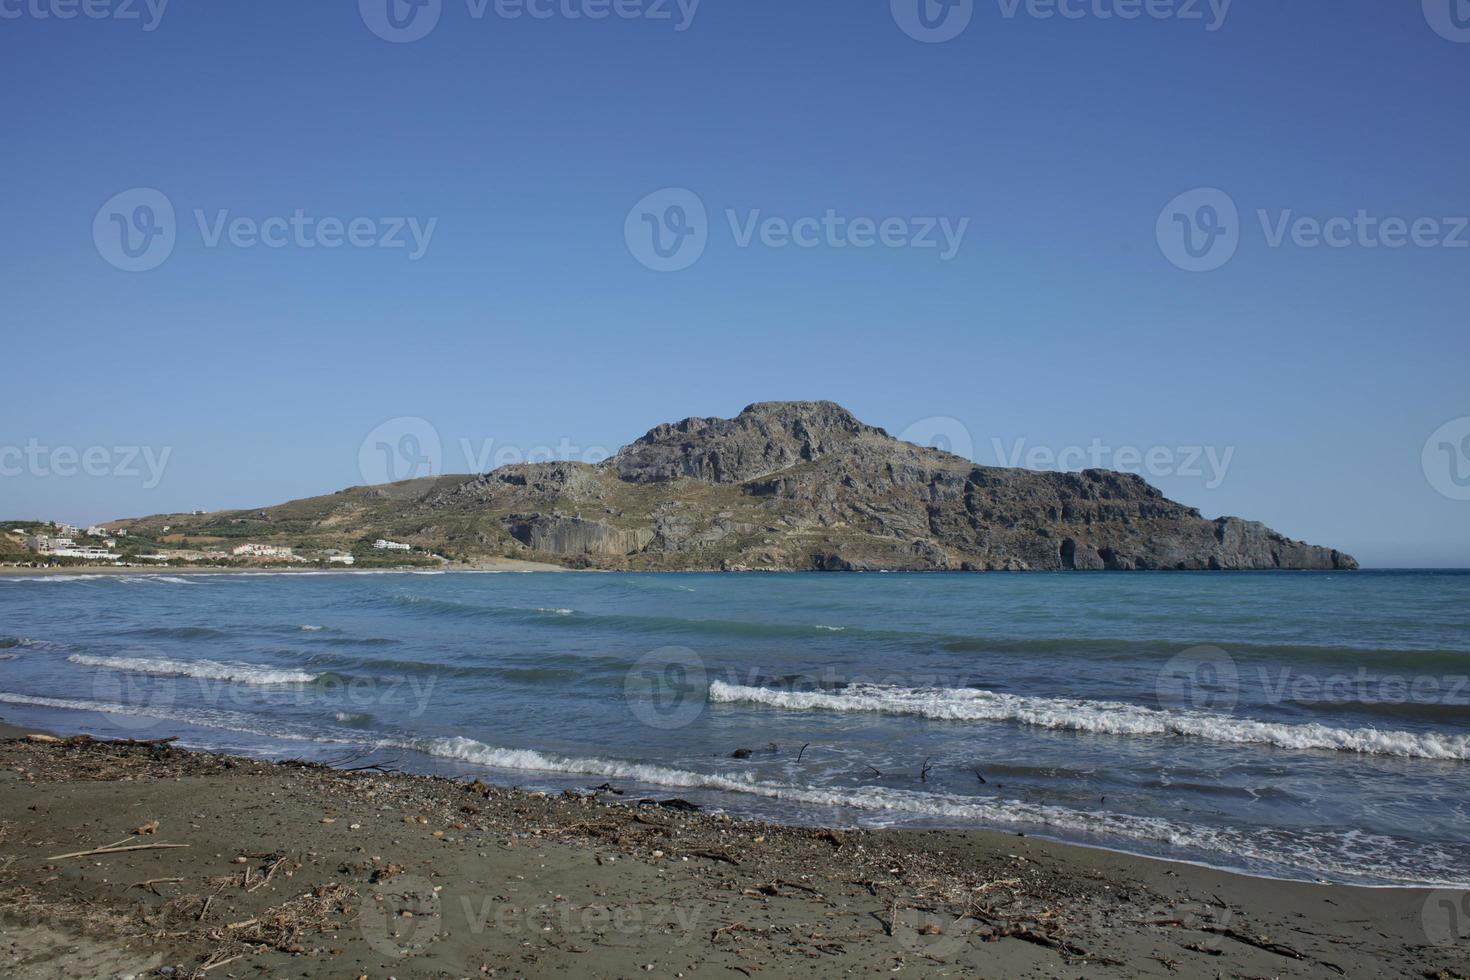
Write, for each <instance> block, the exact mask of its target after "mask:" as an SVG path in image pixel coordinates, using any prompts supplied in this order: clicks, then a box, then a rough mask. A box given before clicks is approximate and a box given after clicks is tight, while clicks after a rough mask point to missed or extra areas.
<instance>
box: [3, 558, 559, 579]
mask: <svg viewBox="0 0 1470 980" xmlns="http://www.w3.org/2000/svg"><path fill="white" fill-rule="evenodd" d="M571 570H572V569H567V568H563V567H562V566H560V565H551V564H548V563H546V562H538V561H522V560H521V559H519V558H484V559H480V560H478V561H475V562H473V563H462V564H454V565H445V566H444V567H443V568H426V567H423V566H418V565H404V566H402V567H401V568H350V567H347V566H344V565H337V566H333V567H331V568H321V567H318V566H310V567H301V566H293V565H283V566H275V565H271V566H265V565H262V566H260V567H259V568H248V567H243V568H220V567H216V566H199V567H190V566H188V565H182V566H158V567H153V568H149V567H143V566H119V565H75V566H60V565H47V566H40V567H30V566H26V565H7V566H0V578H6V577H11V578H40V577H49V576H61V575H260V574H265V573H270V574H275V573H283V574H288V575H309V574H312V573H313V572H315V573H318V574H323V573H327V574H332V575H374V574H382V573H386V572H420V573H424V572H437V571H445V572H566V571H571Z"/></svg>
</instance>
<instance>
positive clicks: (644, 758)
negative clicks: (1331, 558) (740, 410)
mask: <svg viewBox="0 0 1470 980" xmlns="http://www.w3.org/2000/svg"><path fill="white" fill-rule="evenodd" d="M1467 677H1470V575H1467V574H1461V573H1446V572H1359V573H1259V574H1250V573H1247V574H1230V575H1186V574H1168V573H1162V574H1146V573H1138V574H1128V575H1066V574H1060V575H698V574H670V575H623V574H610V575H603V574H586V575H519V574H473V573H459V574H454V573H451V574H426V573H383V574H362V573H355V574H305V575H296V574H292V575H284V574H259V575H219V576H194V577H182V576H169V575H153V576H142V577H127V578H123V577H117V578H101V577H99V578H91V577H80V576H65V577H60V578H50V579H16V578H10V579H0V717H3V718H4V719H6V720H7V721H11V722H14V723H25V724H33V725H37V726H41V725H44V726H49V727H51V728H52V729H55V730H62V731H90V732H95V733H98V734H106V735H119V734H121V735H133V736H137V737H160V736H163V735H172V734H179V735H181V736H183V740H184V741H185V742H186V743H187V744H190V745H195V746H201V747H211V748H220V749H228V750H231V751H240V752H250V753H259V754H262V755H269V756H276V757H304V758H316V759H325V760H328V761H336V762H345V761H349V760H350V761H352V762H353V763H354V764H363V763H364V762H382V763H385V764H392V765H397V766H399V767H401V768H407V769H414V770H425V771H439V772H449V773H455V774H469V773H475V774H478V775H480V776H482V778H487V779H493V780H498V781H501V782H504V783H509V784H515V785H520V786H526V787H533V786H534V787H546V788H559V787H567V786H575V787H583V788H590V787H593V786H597V785H600V784H603V783H609V782H610V783H612V784H613V785H614V786H616V787H617V788H619V789H623V790H625V792H626V793H627V794H628V795H629V796H633V795H636V794H648V795H661V796H670V795H677V796H681V797H684V798H687V799H692V800H697V801H699V802H702V803H705V804H708V805H711V806H716V807H720V808H723V809H726V810H728V811H731V812H738V813H747V814H758V815H762V816H767V817H775V818H779V819H785V820H800V821H814V822H822V823H831V824H851V825H856V824H861V825H870V826H871V825H917V826H927V825H936V826H961V827H986V828H994V829H1001V830H1015V831H1024V832H1027V833H1032V834H1041V835H1045V836H1049V837H1054V838H1057V839H1062V840H1068V841H1074V842H1079V843H1086V844H1093V845H1099V846H1106V847H1113V848H1117V849H1121V850H1126V851H1130V852H1135V853H1145V854H1152V855H1161V856H1168V857H1174V858H1180V859H1186V860H1193V861H1199V862H1203V863H1206V864H1210V865H1213V866H1217V867H1227V868H1232V869H1239V870H1246V871H1251V872H1254V873H1261V874H1271V875H1280V876H1288V877H1299V878H1307V879H1319V878H1320V879H1326V880H1334V881H1353V882H1366V883H1373V884H1430V883H1433V884H1456V885H1461V886H1464V885H1470V817H1467V813H1466V803H1465V801H1466V800H1467V799H1470V680H1467ZM737 750H748V752H747V751H739V752H738V756H739V757H737Z"/></svg>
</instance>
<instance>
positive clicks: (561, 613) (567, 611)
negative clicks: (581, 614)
mask: <svg viewBox="0 0 1470 980" xmlns="http://www.w3.org/2000/svg"><path fill="white" fill-rule="evenodd" d="M536 611H537V612H538V613H546V614H547V615H549V616H570V615H571V614H572V613H574V612H576V610H575V609H537V610H536Z"/></svg>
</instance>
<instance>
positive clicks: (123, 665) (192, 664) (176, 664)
mask: <svg viewBox="0 0 1470 980" xmlns="http://www.w3.org/2000/svg"><path fill="white" fill-rule="evenodd" d="M66 659H67V660H68V661H69V662H70V663H74V664H78V665H80V666H83V667H101V668H103V669H105V670H121V671H127V672H129V673H134V674H153V675H155V676H158V677H202V678H205V679H207V680H215V681H228V682H230V683H232V684H310V683H312V682H313V681H315V680H317V679H318V678H320V677H322V676H323V675H321V674H308V673H307V672H305V671H301V670H283V669H280V668H275V667H260V666H257V665H255V664H231V663H220V662H218V661H215V660H165V659H162V658H151V657H94V656H90V655H88V654H84V653H76V654H72V655H71V656H70V657H67V658H66Z"/></svg>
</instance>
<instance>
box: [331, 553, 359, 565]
mask: <svg viewBox="0 0 1470 980" xmlns="http://www.w3.org/2000/svg"><path fill="white" fill-rule="evenodd" d="M327 561H329V562H332V563H334V564H337V565H355V564H357V559H356V558H354V557H352V556H351V555H328V556H327Z"/></svg>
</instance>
